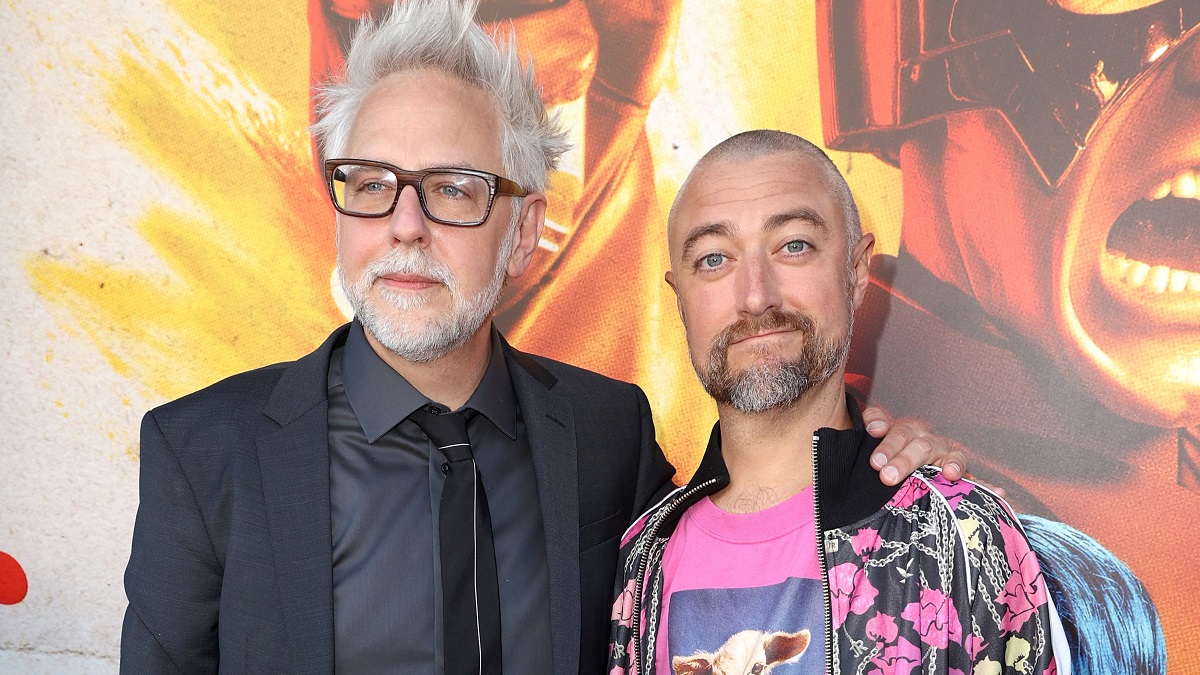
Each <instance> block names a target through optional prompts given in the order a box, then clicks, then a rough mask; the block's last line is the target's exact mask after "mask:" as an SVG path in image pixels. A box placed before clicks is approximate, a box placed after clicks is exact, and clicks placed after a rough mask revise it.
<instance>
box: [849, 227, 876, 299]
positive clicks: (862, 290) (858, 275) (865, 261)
mask: <svg viewBox="0 0 1200 675" xmlns="http://www.w3.org/2000/svg"><path fill="white" fill-rule="evenodd" d="M874 252H875V235H874V234H871V233H870V232H864V233H863V236H862V239H859V240H858V243H857V244H855V246H854V252H853V253H852V254H851V257H850V269H851V270H852V271H853V273H854V280H853V282H854V308H855V309H858V306H859V305H861V304H862V301H863V298H865V297H867V286H868V285H869V284H870V283H871V255H872V254H873V253H874Z"/></svg>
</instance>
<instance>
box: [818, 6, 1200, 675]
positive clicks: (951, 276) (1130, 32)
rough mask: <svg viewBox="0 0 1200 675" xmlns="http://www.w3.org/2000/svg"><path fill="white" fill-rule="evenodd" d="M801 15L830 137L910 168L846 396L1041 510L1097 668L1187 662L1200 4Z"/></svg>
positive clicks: (1074, 619)
mask: <svg viewBox="0 0 1200 675" xmlns="http://www.w3.org/2000/svg"><path fill="white" fill-rule="evenodd" d="M817 11H818V37H819V40H820V44H819V50H820V59H821V61H820V71H821V72H820V76H821V86H822V92H821V94H822V105H823V118H824V125H825V140H826V144H827V145H828V146H829V147H831V148H837V149H842V150H850V151H860V152H871V153H874V154H876V155H877V156H879V157H881V158H883V159H885V160H886V161H889V162H891V163H893V164H895V165H897V166H899V168H900V170H901V172H902V174H903V196H904V214H903V221H902V228H901V241H900V250H899V253H898V255H896V256H894V257H893V256H884V257H881V259H878V260H876V261H875V264H874V266H873V273H874V277H875V279H874V284H873V287H872V289H871V291H870V293H869V295H868V299H867V301H866V303H865V304H864V307H863V309H862V310H860V312H859V314H858V319H859V321H858V322H857V323H856V324H855V327H856V329H857V330H856V332H855V342H854V346H853V349H852V354H851V360H850V364H849V366H848V372H850V373H852V375H853V377H852V382H854V383H855V384H856V386H857V388H858V390H859V392H858V393H860V394H861V395H863V396H864V397H866V398H868V399H869V400H871V401H872V402H875V403H877V404H880V405H882V406H884V407H885V408H887V409H889V410H890V411H891V412H892V413H895V414H897V415H908V416H915V417H920V418H924V419H926V420H928V421H930V422H931V423H932V424H933V426H934V427H935V428H936V429H938V430H939V431H942V432H943V433H947V434H949V435H951V436H952V437H953V438H954V439H955V440H957V441H959V442H960V443H962V444H963V445H964V446H966V447H967V448H969V449H970V450H971V451H972V453H971V457H972V461H973V462H974V463H975V464H974V468H975V471H976V473H977V474H978V475H980V476H982V477H984V478H985V479H987V480H989V481H992V482H994V483H996V484H998V485H1001V486H1003V487H1005V488H1006V489H1007V490H1008V493H1009V495H1010V498H1011V501H1012V503H1013V504H1014V506H1015V507H1016V508H1017V510H1018V511H1021V512H1023V513H1026V514H1031V515H1033V516H1034V517H1033V518H1027V521H1028V522H1029V523H1032V527H1031V530H1032V532H1031V536H1033V537H1034V539H1035V548H1037V550H1038V552H1039V555H1040V556H1042V557H1045V558H1048V559H1049V561H1048V563H1047V573H1048V574H1051V575H1052V576H1055V575H1057V576H1059V577H1061V578H1060V579H1059V581H1060V583H1061V584H1062V586H1063V588H1062V590H1063V594H1064V600H1065V602H1066V603H1067V604H1068V605H1069V606H1068V612H1067V614H1068V615H1069V616H1068V622H1070V623H1073V624H1074V626H1073V627H1074V629H1075V630H1076V631H1077V635H1078V637H1079V644H1078V645H1076V647H1077V649H1079V650H1081V651H1083V652H1085V653H1086V654H1087V656H1088V658H1090V659H1091V663H1092V664H1093V665H1092V667H1093V670H1092V672H1147V673H1148V672H1163V671H1164V669H1166V668H1168V667H1169V671H1167V672H1172V673H1184V672H1195V670H1196V668H1197V667H1198V665H1200V662H1197V661H1196V660H1195V659H1196V656H1195V655H1196V653H1197V647H1200V633H1198V632H1197V629H1196V625H1197V621H1196V620H1197V619H1198V618H1200V614H1198V613H1197V611H1196V609H1195V602H1194V598H1196V597H1198V596H1200V575H1195V574H1192V573H1190V572H1188V571H1185V570H1187V569H1188V568H1190V567H1191V565H1192V563H1193V562H1194V561H1195V560H1196V559H1197V558H1200V543H1198V542H1197V541H1196V539H1195V537H1194V533H1195V532H1196V527H1195V524H1194V514H1196V513H1197V512H1198V510H1200V463H1198V461H1197V457H1198V456H1200V455H1198V452H1197V451H1198V448H1200V442H1198V440H1197V439H1198V438H1200V428H1198V427H1197V426H1196V425H1197V424H1198V423H1200V229H1198V228H1200V201H1197V197H1198V194H1197V180H1198V179H1200V136H1198V135H1197V133H1198V125H1197V121H1198V120H1200V27H1198V25H1197V24H1198V23H1200V8H1198V7H1197V6H1196V5H1195V4H1194V3H1191V2H1107V3H1103V2H1090V3H1089V2H1082V1H1075V2H1072V1H1065V2H1057V3H1051V2H1043V1H1040V0H1022V1H1019V2H1009V3H989V2H981V1H974V0H920V1H918V0H913V1H912V2H904V1H901V2H896V3H874V2H868V1H861V2H854V1H850V2H842V0H838V2H836V3H835V2H832V1H828V0H827V1H823V2H819V3H818V10H817ZM1188 533H1192V534H1188ZM1164 636H1165V654H1164V652H1163V650H1164V646H1163V645H1164V639H1163V638H1164ZM1102 642H1108V644H1107V645H1104V646H1101V643H1102ZM1077 660H1078V655H1077ZM1164 661H1165V665H1164ZM1097 664H1108V666H1107V667H1101V666H1098V665H1097ZM1109 668H1111V669H1109Z"/></svg>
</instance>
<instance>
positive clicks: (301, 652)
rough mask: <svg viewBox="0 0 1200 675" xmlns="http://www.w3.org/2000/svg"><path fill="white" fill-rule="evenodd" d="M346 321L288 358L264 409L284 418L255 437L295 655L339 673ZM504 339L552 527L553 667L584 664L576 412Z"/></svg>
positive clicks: (569, 672)
mask: <svg viewBox="0 0 1200 675" xmlns="http://www.w3.org/2000/svg"><path fill="white" fill-rule="evenodd" d="M348 331H349V325H348V324H347V325H346V326H342V327H341V328H339V329H338V330H336V331H335V332H334V333H333V334H332V335H330V336H329V338H328V339H327V340H326V341H325V343H324V344H322V345H321V346H320V347H319V348H317V350H316V351H314V352H313V353H311V354H309V355H307V356H305V357H303V358H301V359H299V360H297V361H295V362H293V363H291V364H289V365H288V366H287V367H286V368H285V369H284V371H283V374H282V375H281V376H280V378H279V383H278V384H277V385H276V386H275V390H274V392H273V393H272V395H271V397H270V399H269V400H268V401H267V404H266V406H264V408H263V413H264V414H265V415H266V416H267V417H269V418H270V419H271V420H273V421H274V422H275V423H276V424H278V425H279V428H277V429H273V430H271V431H269V432H267V433H265V434H263V435H262V436H260V437H259V438H258V440H257V446H258V453H259V469H260V471H261V475H262V482H263V497H264V501H265V503H266V508H267V522H268V529H269V532H270V540H271V545H272V550H273V552H274V556H275V561H276V570H277V572H278V575H277V578H278V579H279V584H280V591H281V594H282V596H283V605H284V619H285V623H286V625H287V627H288V633H289V640H290V644H291V647H292V653H293V655H294V657H295V658H294V663H297V664H305V666H306V668H305V671H306V672H325V673H331V672H332V671H333V639H334V627H333V572H332V570H333V560H332V550H333V548H332V530H331V524H330V523H331V521H330V511H329V426H328V406H329V401H328V392H327V391H326V383H327V375H328V370H329V360H330V358H331V356H332V354H333V351H334V349H335V348H337V347H339V346H341V345H343V344H345V341H346V335H347V333H348ZM498 337H499V339H500V340H501V347H502V350H503V353H504V357H505V363H506V364H507V366H508V372H509V376H510V377H511V378H512V385H513V392H514V394H515V395H516V399H517V405H518V408H519V410H520V413H521V415H522V418H523V419H524V420H525V429H526V435H527V436H528V439H529V448H530V452H531V453H532V455H533V464H534V472H535V474H536V478H537V488H538V499H539V502H540V506H541V511H542V521H543V524H544V527H545V533H546V558H547V568H548V573H549V584H550V589H549V590H550V626H551V629H550V630H551V636H550V637H551V645H552V649H553V659H554V673H555V674H556V675H573V674H574V673H577V672H578V671H579V635H580V623H579V621H580V619H579V601H578V598H579V592H580V591H579V477H578V467H577V461H576V453H577V451H578V448H577V443H576V435H575V418H574V415H573V413H572V411H571V406H570V403H569V402H568V401H566V399H564V398H563V397H561V396H559V395H558V394H556V393H554V392H553V391H552V388H553V387H554V386H555V384H556V383H557V381H558V380H557V378H556V377H555V376H554V375H553V374H551V373H550V372H549V371H548V370H546V368H545V367H543V366H542V365H541V364H540V363H538V362H537V361H536V360H535V359H533V358H532V357H530V356H529V355H527V354H524V353H522V352H520V351H517V350H516V349H513V348H512V347H511V346H510V345H509V344H508V343H507V342H506V341H504V339H503V337H500V336H498Z"/></svg>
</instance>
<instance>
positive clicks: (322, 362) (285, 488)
mask: <svg viewBox="0 0 1200 675" xmlns="http://www.w3.org/2000/svg"><path fill="white" fill-rule="evenodd" d="M345 335H346V328H345V327H343V328H341V329H339V330H338V331H336V332H334V334H333V335H331V336H330V337H329V339H328V340H326V341H325V344H323V345H321V347H320V348H319V349H317V351H315V352H313V353H312V354H309V355H308V356H306V357H304V358H302V359H300V360H299V361H296V362H295V363H293V364H292V365H291V366H289V367H288V368H287V369H286V370H285V371H284V373H283V375H282V376H281V377H280V379H279V383H278V384H277V385H276V387H275V391H274V393H273V394H272V396H271V399H270V401H268V403H267V405H266V407H265V408H264V409H263V413H264V414H265V415H266V416H267V417H270V418H271V419H273V420H274V421H275V422H277V423H278V424H279V427H278V428H277V429H273V430H271V431H269V432H267V433H265V434H263V435H261V436H259V437H258V439H257V447H258V465H259V471H260V472H261V475H262V485H263V500H264V503H265V505H266V511H267V525H268V529H269V531H270V542H271V550H272V553H273V554H274V560H275V579H276V582H277V583H278V585H279V591H280V594H281V596H282V600H283V614H284V623H285V626H286V629H287V634H288V642H289V645H290V647H291V652H292V657H293V660H292V662H293V664H294V665H295V667H296V672H306V673H332V672H333V639H334V633H333V631H334V628H333V546H332V531H331V525H330V514H329V422H328V409H329V402H328V398H327V393H326V382H327V376H328V371H329V359H330V355H331V354H332V352H333V349H334V347H335V346H337V345H338V344H340V343H341V342H343V341H344V339H345Z"/></svg>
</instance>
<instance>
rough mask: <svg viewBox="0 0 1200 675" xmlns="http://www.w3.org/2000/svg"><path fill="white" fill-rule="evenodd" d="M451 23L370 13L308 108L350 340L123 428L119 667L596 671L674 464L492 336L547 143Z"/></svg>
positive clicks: (609, 391)
mask: <svg viewBox="0 0 1200 675" xmlns="http://www.w3.org/2000/svg"><path fill="white" fill-rule="evenodd" d="M474 14H475V3H473V2H465V3H464V2H451V1H448V0H440V1H430V0H411V1H409V2H406V3H403V4H400V5H397V6H395V7H394V8H393V10H392V11H391V12H390V13H388V14H387V15H386V16H384V17H382V18H380V19H379V20H378V21H368V22H366V23H365V24H364V25H363V26H362V27H361V28H360V30H359V32H358V33H357V34H356V35H355V37H354V40H353V44H352V46H351V49H350V52H349V54H348V57H347V62H346V73H345V75H344V77H343V78H341V79H340V80H339V82H337V83H335V84H332V85H329V86H327V87H325V88H324V89H323V90H322V91H320V93H319V105H318V111H319V121H318V122H317V123H316V124H315V125H314V127H313V132H314V134H315V136H316V138H317V140H318V143H319V145H320V148H321V154H322V157H323V158H324V162H323V169H324V175H325V178H326V183H327V186H328V189H329V195H330V199H331V201H332V203H333V206H334V207H335V209H336V211H337V213H338V215H337V248H338V275H339V278H340V280H341V285H342V288H343V290H344V291H345V294H346V296H347V298H348V300H349V302H350V304H351V305H352V307H353V308H354V313H355V319H354V320H353V321H352V322H351V323H350V324H348V325H346V326H342V327H341V328H339V329H338V330H336V331H335V332H334V333H333V334H332V335H331V336H330V337H329V338H328V339H327V340H326V341H325V343H324V344H323V345H321V346H320V347H319V348H317V349H316V351H314V352H312V353H311V354H309V355H307V356H305V357H303V358H301V359H299V360H297V361H294V362H290V363H281V364H276V365H272V366H268V367H265V368H262V369H259V370H255V371H251V372H248V373H242V374H240V375H236V376H233V377H231V378H229V379H226V380H224V381H222V382H219V383H217V384H214V385H212V386H210V387H208V388H206V389H204V390H202V391H199V392H196V393H194V394H191V395H189V396H186V397H184V398H182V399H180V400H178V401H174V402H171V403H168V404H166V405H164V406H162V407H160V408H157V409H155V410H152V411H150V412H149V413H148V414H147V415H146V417H145V419H144V420H143V425H142V442H141V504H140V506H139V509H138V515H137V521H136V524H135V528H134V536H133V549H132V553H131V556H130V561H129V566H128V569H127V571H126V575H125V587H126V593H127V595H128V596H129V609H128V611H127V612H126V615H125V624H124V629H123V633H122V645H121V670H122V672H127V673H159V672H187V673H193V672H218V671H219V672H223V673H233V672H237V673H240V672H246V673H301V672H303V673H330V672H333V671H335V670H337V671H342V672H353V673H384V672H388V673H392V672H405V673H408V672H445V673H454V674H459V673H499V672H502V671H508V672H510V673H535V672H536V673H541V672H553V673H557V674H559V675H571V674H572V673H577V672H588V673H598V672H601V668H602V667H603V663H604V660H605V651H606V643H607V634H608V625H609V624H608V620H609V618H608V606H609V605H608V603H609V600H610V599H611V590H612V587H613V579H614V575H615V563H616V557H617V543H618V540H619V538H620V533H621V532H622V530H623V529H624V528H625V527H626V526H627V525H628V524H629V523H630V522H631V521H632V518H633V516H634V515H636V514H637V513H639V512H641V511H642V510H643V509H644V508H646V507H647V506H648V505H649V504H650V503H652V501H653V500H654V499H655V498H656V497H657V496H658V495H659V494H661V493H662V492H663V490H664V488H666V487H668V486H669V485H670V479H671V476H672V475H673V473H674V470H673V469H672V467H671V466H670V464H669V463H667V461H666V459H665V458H664V457H663V455H662V452H661V451H660V450H659V449H658V446H657V444H656V443H655V435H654V426H653V422H652V419H651V415H650V410H649V406H648V404H647V401H646V397H645V395H644V394H643V393H642V391H641V390H640V389H639V388H638V387H636V386H634V385H631V384H627V383H623V382H618V381H615V380H611V379H608V378H605V377H603V376H600V375H597V374H595V373H591V372H588V371H585V370H581V369H578V368H575V367H572V366H569V365H567V364H563V363H558V362H555V361H551V360H548V359H543V358H540V357H533V356H530V355H526V354H523V353H521V352H519V351H517V350H516V349H513V348H512V347H511V346H509V345H508V344H507V343H506V342H505V340H504V338H503V337H502V336H500V334H499V333H498V332H497V331H496V330H495V328H494V327H493V326H492V313H493V310H494V308H495V306H496V303H497V300H498V298H499V296H500V292H501V290H502V288H503V286H504V282H505V279H506V278H508V277H517V276H520V275H521V274H522V273H524V272H525V270H526V268H527V267H528V265H529V262H530V259H531V256H532V255H533V253H534V251H535V249H536V247H537V242H538V241H539V238H540V234H541V229H542V226H543V224H544V217H545V207H546V198H545V196H544V194H543V190H544V189H545V186H546V180H547V176H548V174H549V172H550V171H551V170H552V169H553V168H554V166H555V164H556V162H557V160H558V157H559V155H561V153H562V152H563V151H564V150H565V148H566V144H565V141H564V134H563V132H562V130H561V129H560V128H559V125H558V123H557V121H556V119H555V118H554V117H552V116H550V115H548V114H547V112H546V110H545V106H544V105H543V104H542V100H541V98H540V95H539V93H538V90H537V88H536V86H535V84H534V81H533V75H532V72H531V70H530V69H529V68H527V67H523V66H522V65H521V63H520V61H519V59H518V57H517V55H516V52H515V48H514V47H513V43H512V40H511V39H509V40H507V41H501V43H500V44H497V41H496V40H495V39H494V38H493V37H491V36H489V35H488V34H487V33H486V32H485V31H483V30H482V29H481V28H480V26H479V25H478V24H477V23H476V22H475V20H474ZM905 433H907V434H908V435H910V436H911V435H913V434H914V431H913V429H912V428H911V427H910V428H907V431H906V432H905ZM899 445H903V443H900V444H899ZM933 445H934V446H937V441H936V439H935V440H934V441H933ZM928 447H929V442H928V441H924V442H922V443H918V445H917V447H915V448H914V449H913V450H905V451H904V452H905V453H908V454H905V455H901V456H899V457H898V459H897V460H896V461H898V462H899V464H898V465H899V466H906V465H907V466H913V465H915V463H914V462H913V459H912V457H911V456H910V455H914V454H915V457H916V458H917V459H923V458H924V456H925V455H927V454H928ZM943 454H944V452H943ZM951 457H957V456H956V455H951ZM956 461H958V462H960V463H961V461H962V460H961V458H958V459H957V460H956Z"/></svg>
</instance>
